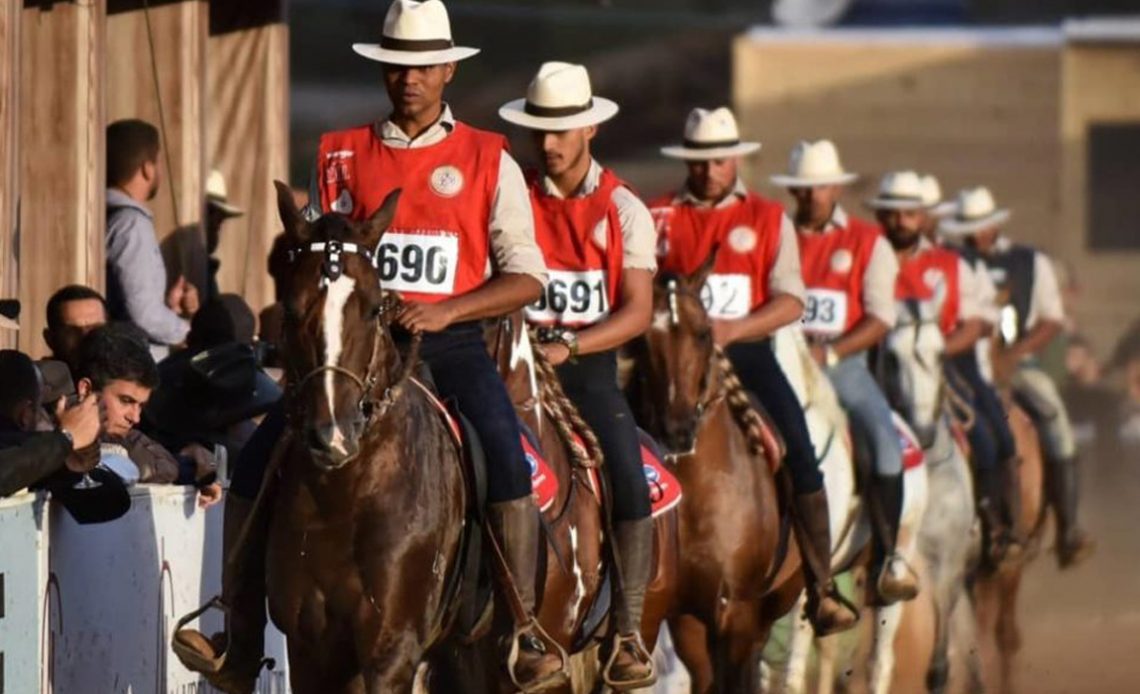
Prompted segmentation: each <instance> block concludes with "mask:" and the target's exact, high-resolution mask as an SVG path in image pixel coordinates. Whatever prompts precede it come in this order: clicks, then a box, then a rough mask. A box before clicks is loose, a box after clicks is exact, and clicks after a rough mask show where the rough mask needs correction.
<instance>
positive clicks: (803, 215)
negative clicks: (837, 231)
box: [788, 185, 843, 229]
mask: <svg viewBox="0 0 1140 694" xmlns="http://www.w3.org/2000/svg"><path fill="white" fill-rule="evenodd" d="M788 192H789V193H791V195H792V197H793V198H795V200H796V225H797V226H799V227H802V228H808V229H822V228H823V226H824V225H825V224H827V223H828V222H829V221H831V216H832V215H833V214H834V213H835V204H836V203H837V202H838V201H839V194H840V193H842V192H843V188H842V187H840V186H837V185H828V186H811V187H805V188H790V189H788Z"/></svg>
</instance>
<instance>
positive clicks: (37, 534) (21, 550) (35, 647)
mask: <svg viewBox="0 0 1140 694" xmlns="http://www.w3.org/2000/svg"><path fill="white" fill-rule="evenodd" d="M44 511H45V501H44V497H43V495H36V494H30V493H26V492H25V493H21V494H17V495H15V496H13V497H11V498H7V499H0V692H13V693H16V692H38V691H40V688H41V687H40V683H41V681H42V672H41V670H40V662H41V653H42V649H44V648H45V641H44V638H45V637H46V634H45V633H44V630H43V619H44V609H43V607H44V605H43V595H44V587H45V586H46V585H47V578H48V553H47V541H46V538H47V532H46V529H45V528H44V526H43V521H44V516H45V514H44Z"/></svg>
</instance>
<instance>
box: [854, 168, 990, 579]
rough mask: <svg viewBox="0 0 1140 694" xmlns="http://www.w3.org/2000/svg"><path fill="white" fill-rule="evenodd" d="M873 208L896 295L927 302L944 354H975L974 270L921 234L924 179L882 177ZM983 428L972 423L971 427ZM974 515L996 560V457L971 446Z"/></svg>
mask: <svg viewBox="0 0 1140 694" xmlns="http://www.w3.org/2000/svg"><path fill="white" fill-rule="evenodd" d="M867 205H868V207H870V208H871V209H873V210H875V217H876V219H877V220H878V221H879V224H880V225H882V227H883V231H884V232H885V233H886V237H887V240H888V241H890V243H891V246H893V247H894V249H895V254H896V255H897V257H898V261H899V278H898V283H897V284H896V289H895V298H897V299H898V300H899V301H907V302H909V301H913V302H918V303H924V304H928V305H930V306H931V307H932V308H933V310H934V315H936V316H937V318H938V327H939V329H940V330H941V331H942V334H943V336H944V337H945V347H944V351H943V354H944V356H945V357H947V358H954V357H958V356H960V355H969V354H973V353H974V346H975V345H976V344H977V342H978V340H979V339H980V338H981V336H982V332H983V330H984V329H985V318H984V306H983V304H982V297H981V296H980V294H979V287H978V283H977V279H976V277H975V275H974V272H973V271H972V270H971V268H970V266H969V264H968V263H966V261H965V260H963V259H962V258H961V257H960V256H959V255H958V254H957V253H955V252H953V251H952V250H950V249H947V248H943V247H941V246H938V245H936V244H934V243H931V241H930V240H929V239H927V238H926V237H924V236H923V234H922V226H923V222H924V221H925V218H926V216H927V213H928V210H929V207H930V205H929V203H928V202H927V200H926V197H925V195H924V184H923V180H922V178H921V177H919V175H918V174H917V173H915V172H913V171H895V172H891V173H888V174H887V175H886V176H884V177H883V180H882V183H881V185H880V186H879V194H878V196H877V197H875V198H874V199H873V200H869V201H868V202H867ZM984 426H986V425H985V424H984V423H981V422H980V421H977V420H976V421H975V424H974V427H972V429H977V428H980V427H984ZM972 452H973V459H974V460H973V462H974V478H975V481H976V485H977V486H976V492H975V493H976V495H977V498H978V515H980V516H981V519H982V523H983V525H984V526H985V530H986V546H987V548H988V549H989V552H990V555H991V558H992V559H993V560H997V559H999V558H1000V555H1001V551H1000V548H1001V547H1002V546H1003V545H1004V543H1005V538H1006V536H1007V535H1008V532H1009V529H1008V526H1006V525H1005V524H1003V522H1002V517H1001V514H1000V513H999V510H1000V504H1001V499H1002V496H1003V494H1002V484H1001V469H1000V468H999V464H1000V462H1001V461H1000V460H999V459H998V458H997V456H996V455H995V453H996V452H995V451H994V450H993V449H992V448H991V449H982V450H979V449H972Z"/></svg>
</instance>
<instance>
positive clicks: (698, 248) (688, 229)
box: [651, 108, 858, 636]
mask: <svg viewBox="0 0 1140 694" xmlns="http://www.w3.org/2000/svg"><path fill="white" fill-rule="evenodd" d="M758 149H760V145H759V143H755V142H741V141H740V135H739V132H738V130H737V126H736V119H735V118H734V117H733V115H732V112H731V111H729V110H728V109H727V108H718V109H716V110H714V111H707V110H705V109H701V108H698V109H694V110H693V111H692V112H691V113H690V114H689V118H688V120H687V122H686V123H685V136H684V143H683V144H682V145H679V146H675V147H665V148H663V149H662V153H663V154H665V156H668V157H673V158H676V159H681V160H684V161H685V162H686V164H687V166H688V170H689V175H688V178H687V179H686V181H685V185H684V187H683V188H682V189H681V190H679V191H677V192H675V193H672V194H669V195H665V196H663V197H662V198H659V199H658V200H656V201H655V202H653V203H652V204H651V209H652V212H653V215H654V218H655V220H656V222H657V229H658V234H659V236H658V254H659V258H660V262H661V266H662V268H663V269H666V270H670V271H673V272H678V273H681V274H685V275H690V274H693V273H694V272H696V271H697V270H698V268H700V267H701V266H702V265H704V264H705V263H706V262H708V261H709V260H710V259H713V257H714V256H715V260H713V263H714V265H713V270H712V274H710V275H709V277H708V280H707V282H706V284H705V288H704V290H703V291H702V299H703V301H704V303H705V305H706V307H707V309H708V312H709V316H710V317H711V318H712V320H713V323H712V326H713V339H714V340H715V341H716V343H717V345H719V346H720V347H723V348H724V349H725V351H726V354H727V355H728V357H729V359H730V360H731V362H732V365H733V368H734V369H735V370H736V372H737V374H738V376H739V377H740V380H741V382H742V383H743V384H744V387H745V388H747V389H748V390H749V391H750V392H751V393H752V394H754V395H755V396H756V397H757V398H758V399H759V400H760V402H761V404H762V405H763V406H764V408H765V410H767V412H768V413H769V414H770V415H771V416H772V418H773V419H774V420H775V424H776V427H777V428H778V429H779V430H780V432H781V433H782V434H783V436H784V440H785V441H786V444H787V458H786V459H787V464H788V469H789V471H790V473H791V474H790V477H791V479H792V486H793V488H794V489H795V493H796V502H795V505H794V509H795V514H796V518H797V521H798V522H797V523H796V527H797V529H799V530H802V532H800V533H799V536H798V537H799V539H800V540H801V542H800V546H801V552H802V554H803V556H804V558H805V561H804V563H803V569H804V578H805V581H806V583H807V586H808V591H807V594H808V616H809V618H810V619H811V622H812V625H813V627H814V628H815V630H816V633H818V634H820V635H821V636H822V635H825V634H829V633H834V632H837V631H842V630H844V629H847V628H850V627H851V626H853V625H854V624H855V622H856V621H857V619H858V615H857V613H856V612H855V611H853V610H852V609H851V608H850V606H848V605H847V604H845V603H844V602H843V601H842V600H841V599H840V598H839V596H838V592H837V590H836V589H835V586H834V584H833V583H832V581H831V532H830V528H829V519H828V509H827V493H826V491H825V490H824V488H823V476H822V475H821V474H820V471H819V467H818V465H817V463H816V458H815V449H814V447H813V446H812V442H811V437H810V435H809V433H808V428H807V424H806V422H805V421H804V415H803V410H802V408H801V406H800V404H799V401H798V400H797V399H796V395H795V392H794V391H793V390H792V388H791V386H790V385H789V383H788V380H787V378H786V377H785V375H784V372H783V370H782V369H781V368H780V365H779V364H778V363H777V361H776V356H775V354H774V352H773V351H772V346H771V336H772V333H773V332H774V331H776V330H777V329H779V328H781V327H783V326H785V325H788V324H789V323H792V322H794V321H795V320H796V319H797V318H799V317H800V315H801V313H802V312H803V296H804V284H803V279H802V278H801V276H800V267H799V264H800V263H799V251H798V249H797V247H796V243H795V229H794V228H793V226H792V223H791V220H789V219H788V217H787V215H785V214H784V211H783V208H781V207H780V205H778V204H776V203H774V202H770V201H768V200H765V199H764V198H762V197H760V196H759V195H757V194H755V193H752V192H750V191H749V190H748V189H747V188H745V186H744V183H743V182H742V181H741V180H740V178H739V177H738V174H737V165H738V162H739V159H740V158H741V157H742V156H744V155H747V154H750V153H752V152H755V151H757V150H758Z"/></svg>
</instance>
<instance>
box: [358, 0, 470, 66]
mask: <svg viewBox="0 0 1140 694" xmlns="http://www.w3.org/2000/svg"><path fill="white" fill-rule="evenodd" d="M352 50H354V51H356V52H357V53H358V54H359V55H362V56H364V57H365V58H368V59H369V60H375V61H377V62H380V63H387V64H389V65H408V66H422V65H440V64H442V63H453V62H456V61H458V60H463V59H464V58H470V57H471V56H473V55H475V54H476V53H478V52H479V49H478V48H466V47H464V46H456V45H455V42H454V41H452V40H451V20H449V19H448V17H447V8H446V7H444V6H443V3H442V2H441V1H440V0H424V2H417V1H416V0H394V2H393V3H392V4H391V6H389V7H388V14H387V15H386V16H385V17H384V33H383V34H382V35H381V37H380V43H354V44H352Z"/></svg>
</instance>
